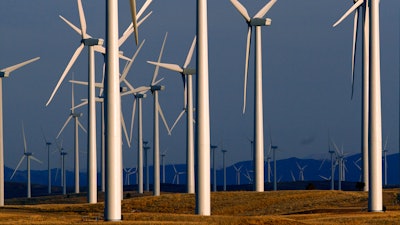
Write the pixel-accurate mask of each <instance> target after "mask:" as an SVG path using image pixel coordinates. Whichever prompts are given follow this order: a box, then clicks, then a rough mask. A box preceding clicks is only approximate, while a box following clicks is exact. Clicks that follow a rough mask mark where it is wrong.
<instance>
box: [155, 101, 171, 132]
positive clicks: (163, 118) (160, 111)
mask: <svg viewBox="0 0 400 225" xmlns="http://www.w3.org/2000/svg"><path fill="white" fill-rule="evenodd" d="M157 104H158V113H159V115H160V116H161V119H162V121H163V122H164V126H165V128H166V129H167V131H168V135H171V130H170V129H169V127H168V123H167V120H166V119H165V116H164V113H163V111H162V109H161V106H160V103H159V102H157Z"/></svg>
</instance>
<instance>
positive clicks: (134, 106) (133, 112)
mask: <svg viewBox="0 0 400 225" xmlns="http://www.w3.org/2000/svg"><path fill="white" fill-rule="evenodd" d="M135 113H136V97H135V98H134V99H133V104H132V116H131V132H130V135H129V142H132V136H133V125H134V123H135Z"/></svg>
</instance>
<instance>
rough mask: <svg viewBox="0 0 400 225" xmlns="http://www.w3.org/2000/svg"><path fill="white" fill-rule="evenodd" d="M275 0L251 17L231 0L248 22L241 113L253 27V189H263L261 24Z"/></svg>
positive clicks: (238, 4) (244, 104)
mask: <svg viewBox="0 0 400 225" xmlns="http://www.w3.org/2000/svg"><path fill="white" fill-rule="evenodd" d="M276 1H277V0H271V1H270V2H268V3H267V4H266V5H265V6H264V7H263V8H262V9H261V10H260V11H259V12H258V13H257V14H256V15H255V16H254V17H253V18H251V17H250V16H249V14H248V12H247V10H246V8H245V7H244V6H243V5H242V4H241V3H240V2H239V1H237V0H231V3H232V4H233V5H234V6H235V8H236V9H237V10H238V11H239V13H240V14H241V15H242V16H243V17H244V19H245V20H246V23H247V24H248V32H247V44H246V64H245V78H244V102H243V113H244V112H245V109H246V88H247V73H248V63H249V55H250V41H251V35H252V27H253V26H254V27H255V36H256V37H255V42H256V43H255V79H254V80H255V85H254V96H255V101H254V144H255V146H254V147H255V148H254V164H255V165H254V167H255V169H254V170H255V191H258V192H263V191H264V162H263V161H264V149H263V148H264V138H263V137H264V128H263V100H262V50H261V26H269V25H271V19H269V18H266V19H264V18H263V17H264V16H265V14H266V13H267V12H268V11H269V10H270V8H271V7H272V6H273V5H274V4H275V2H276Z"/></svg>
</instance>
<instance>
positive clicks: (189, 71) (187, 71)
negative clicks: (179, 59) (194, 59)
mask: <svg viewBox="0 0 400 225" xmlns="http://www.w3.org/2000/svg"><path fill="white" fill-rule="evenodd" d="M196 72H197V71H196V69H195V68H183V71H182V74H185V75H194V74H196Z"/></svg>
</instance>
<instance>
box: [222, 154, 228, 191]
mask: <svg viewBox="0 0 400 225" xmlns="http://www.w3.org/2000/svg"><path fill="white" fill-rule="evenodd" d="M221 152H222V164H223V165H222V166H223V168H224V191H226V165H225V153H226V152H227V150H226V149H221Z"/></svg>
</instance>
